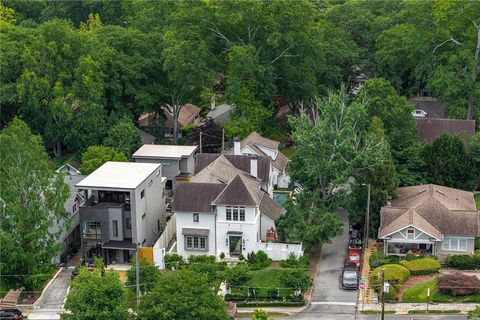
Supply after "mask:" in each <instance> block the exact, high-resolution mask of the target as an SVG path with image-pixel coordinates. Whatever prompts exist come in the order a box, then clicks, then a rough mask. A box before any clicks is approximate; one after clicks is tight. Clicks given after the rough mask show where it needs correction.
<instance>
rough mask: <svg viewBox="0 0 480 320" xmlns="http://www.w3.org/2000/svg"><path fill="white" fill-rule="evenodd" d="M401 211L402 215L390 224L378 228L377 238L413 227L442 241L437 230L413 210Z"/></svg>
mask: <svg viewBox="0 0 480 320" xmlns="http://www.w3.org/2000/svg"><path fill="white" fill-rule="evenodd" d="M382 210H383V208H382ZM403 211H404V213H402V214H401V215H400V216H398V217H397V218H396V219H394V220H393V221H392V222H391V223H389V224H388V225H386V226H385V227H383V228H380V232H379V233H378V237H379V238H384V237H386V236H389V235H391V234H392V233H395V232H397V231H399V230H402V229H404V228H406V227H408V226H414V227H416V228H418V229H419V230H422V231H423V232H425V233H427V234H429V235H430V236H432V237H435V238H437V239H438V240H442V233H441V232H440V231H439V230H438V229H437V228H435V227H434V226H432V225H431V224H430V223H429V222H428V221H427V220H425V219H424V218H423V217H422V216H421V215H419V214H418V213H417V212H416V211H415V210H412V209H406V210H403Z"/></svg>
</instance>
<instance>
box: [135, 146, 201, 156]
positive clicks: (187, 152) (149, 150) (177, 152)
mask: <svg viewBox="0 0 480 320" xmlns="http://www.w3.org/2000/svg"><path fill="white" fill-rule="evenodd" d="M197 149H198V146H174V145H167V144H144V145H143V146H141V147H140V148H139V149H138V150H137V151H135V153H134V154H133V155H132V157H133V158H169V159H180V158H182V157H189V156H191V155H192V154H193V153H194V152H195V151H196V150H197Z"/></svg>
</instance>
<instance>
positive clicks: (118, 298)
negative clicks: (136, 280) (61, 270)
mask: <svg viewBox="0 0 480 320" xmlns="http://www.w3.org/2000/svg"><path fill="white" fill-rule="evenodd" d="M65 309H66V310H68V311H69V312H65V313H62V314H61V315H60V319H62V320H110V319H118V320H126V319H130V318H131V317H130V314H129V312H128V310H127V305H126V304H125V287H124V285H123V283H122V281H121V280H120V278H119V277H118V274H117V273H115V272H105V271H103V270H99V269H98V268H95V269H94V270H93V271H90V270H87V269H85V268H81V269H80V272H79V274H78V275H77V276H76V277H75V279H74V280H73V281H72V285H71V287H70V292H69V294H68V296H67V301H66V302H65Z"/></svg>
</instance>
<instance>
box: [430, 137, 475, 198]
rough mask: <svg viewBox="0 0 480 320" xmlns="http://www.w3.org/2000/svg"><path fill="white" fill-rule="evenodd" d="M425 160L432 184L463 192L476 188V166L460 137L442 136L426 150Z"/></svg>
mask: <svg viewBox="0 0 480 320" xmlns="http://www.w3.org/2000/svg"><path fill="white" fill-rule="evenodd" d="M424 158H425V163H426V169H427V172H428V178H429V181H430V182H431V183H435V184H439V185H444V186H447V187H451V188H459V189H463V190H473V188H474V187H475V179H476V174H477V172H476V171H475V164H474V162H473V159H472V158H471V156H470V155H469V154H468V153H467V152H466V150H465V146H464V144H463V142H462V140H461V139H460V137H459V136H457V135H451V134H448V133H444V134H442V135H441V136H440V137H438V138H437V139H435V141H434V142H433V143H432V144H431V145H429V146H427V147H426V148H425V150H424Z"/></svg>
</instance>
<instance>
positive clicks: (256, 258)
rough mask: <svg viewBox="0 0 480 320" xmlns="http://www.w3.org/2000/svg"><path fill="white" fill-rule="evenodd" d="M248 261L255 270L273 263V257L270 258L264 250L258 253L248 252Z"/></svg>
mask: <svg viewBox="0 0 480 320" xmlns="http://www.w3.org/2000/svg"><path fill="white" fill-rule="evenodd" d="M247 262H248V264H249V265H250V267H251V268H252V269H253V270H259V269H263V268H266V267H268V266H269V265H270V264H271V263H272V259H269V258H268V256H267V254H266V253H265V252H264V251H262V250H259V251H257V252H256V253H255V252H250V253H249V254H247Z"/></svg>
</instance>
